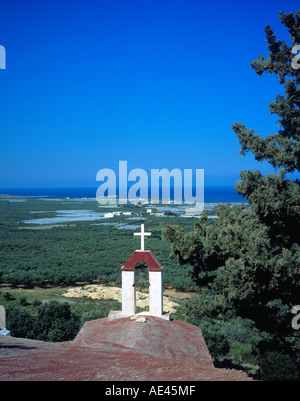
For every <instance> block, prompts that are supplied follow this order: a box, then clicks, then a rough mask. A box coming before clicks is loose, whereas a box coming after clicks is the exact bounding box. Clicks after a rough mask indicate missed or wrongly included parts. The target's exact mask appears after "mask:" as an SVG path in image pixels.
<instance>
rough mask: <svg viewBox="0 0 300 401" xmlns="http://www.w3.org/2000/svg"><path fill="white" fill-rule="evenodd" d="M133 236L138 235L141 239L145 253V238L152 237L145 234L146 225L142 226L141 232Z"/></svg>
mask: <svg viewBox="0 0 300 401" xmlns="http://www.w3.org/2000/svg"><path fill="white" fill-rule="evenodd" d="M133 235H138V236H140V237H141V251H144V250H145V244H144V241H145V236H149V235H151V233H145V232H144V224H141V232H140V233H134V234H133Z"/></svg>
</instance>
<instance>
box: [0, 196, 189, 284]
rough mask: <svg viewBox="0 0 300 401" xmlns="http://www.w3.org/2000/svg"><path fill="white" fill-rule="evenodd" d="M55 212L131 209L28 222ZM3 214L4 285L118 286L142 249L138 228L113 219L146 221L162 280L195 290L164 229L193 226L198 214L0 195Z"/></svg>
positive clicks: (0, 274)
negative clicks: (125, 266)
mask: <svg viewBox="0 0 300 401" xmlns="http://www.w3.org/2000/svg"><path fill="white" fill-rule="evenodd" d="M152 209H153V208H152ZM57 210H59V211H61V210H63V211H69V212H70V211H72V210H74V211H76V210H79V211H81V210H89V211H92V212H97V213H99V212H100V213H102V212H103V213H107V212H113V211H114V212H115V211H122V212H124V211H129V212H132V215H131V216H124V215H121V216H115V217H113V218H107V219H101V220H95V221H69V222H62V223H57V222H54V223H53V224H43V225H40V224H33V223H31V224H28V223H25V220H27V221H28V220H30V219H43V218H46V219H47V218H53V217H56V216H57ZM33 212H34V213H33ZM0 213H1V220H0V243H1V247H0V285H6V286H7V285H8V286H11V287H17V286H22V287H24V286H25V287H26V288H32V287H43V288H45V287H48V286H66V285H76V284H78V283H83V282H84V283H112V284H113V285H120V284H121V272H120V268H121V266H122V265H123V264H124V263H125V262H126V261H127V260H128V258H129V257H130V255H131V254H132V253H133V252H134V251H135V250H136V249H139V247H140V242H139V238H137V237H134V236H133V233H134V231H137V230H138V231H140V230H139V229H137V228H135V229H118V228H116V226H114V225H112V224H111V223H113V224H125V223H127V224H130V225H135V226H139V225H140V224H141V222H143V223H144V224H145V227H146V229H147V231H151V233H152V235H151V237H149V238H147V239H146V249H151V251H152V252H153V253H154V254H155V256H156V257H157V258H158V260H159V261H160V263H161V264H162V265H163V266H164V284H165V285H167V286H171V287H172V288H175V289H178V290H186V289H194V287H193V282H192V280H191V279H190V277H189V270H190V267H189V266H184V267H182V266H179V265H178V264H177V262H176V261H175V260H172V259H170V257H169V254H170V245H169V243H168V242H167V241H165V240H163V239H162V235H161V232H162V229H163V227H164V226H165V225H166V224H168V223H172V224H180V225H181V226H182V227H184V228H185V229H187V230H188V229H191V228H192V226H193V224H194V222H195V221H196V218H184V217H179V216H172V217H171V216H149V214H147V212H146V207H144V206H133V205H122V206H118V207H117V208H116V207H111V208H108V207H99V205H98V203H97V202H96V201H91V200H89V201H87V200H76V201H75V200H65V199H62V200H40V199H25V200H23V201H20V199H2V200H1V201H0ZM141 218H145V219H146V220H139V219H141ZM102 223H105V224H102Z"/></svg>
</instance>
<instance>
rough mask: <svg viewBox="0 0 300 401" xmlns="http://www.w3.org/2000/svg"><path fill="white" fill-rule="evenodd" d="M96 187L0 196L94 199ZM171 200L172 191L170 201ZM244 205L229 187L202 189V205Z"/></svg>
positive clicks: (17, 191) (21, 191)
mask: <svg viewBox="0 0 300 401" xmlns="http://www.w3.org/2000/svg"><path fill="white" fill-rule="evenodd" d="M97 188H98V187H78V188H0V194H5V195H12V196H20V197H22V196H24V197H33V198H47V199H56V198H70V199H75V198H88V199H90V198H96V191H97ZM170 200H172V191H171V199H170ZM235 202H241V203H246V202H247V199H246V198H243V197H242V196H241V195H239V194H238V193H237V191H236V190H235V189H234V188H233V187H230V186H207V187H205V188H204V203H235Z"/></svg>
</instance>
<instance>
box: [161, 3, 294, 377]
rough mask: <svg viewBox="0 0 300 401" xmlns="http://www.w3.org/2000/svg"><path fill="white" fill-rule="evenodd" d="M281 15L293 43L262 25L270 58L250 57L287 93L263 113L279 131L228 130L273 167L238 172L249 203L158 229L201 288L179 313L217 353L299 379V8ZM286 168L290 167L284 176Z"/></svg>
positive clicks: (273, 374)
mask: <svg viewBox="0 0 300 401" xmlns="http://www.w3.org/2000/svg"><path fill="white" fill-rule="evenodd" d="M280 20H281V22H282V23H283V24H284V25H285V26H286V27H287V28H288V30H289V33H290V37H291V41H292V43H293V45H292V46H288V45H287V44H286V42H284V41H281V40H277V39H276V37H275V34H274V32H273V30H272V29H271V27H270V26H266V28H265V32H266V39H267V48H268V51H269V55H268V58H267V59H266V60H265V59H264V57H262V56H259V57H258V59H257V60H256V61H253V62H252V63H251V67H252V68H253V69H254V70H255V71H256V73H257V74H258V75H259V76H260V75H262V74H263V73H264V72H267V73H271V74H275V75H276V76H277V78H278V81H279V83H280V84H281V85H283V87H284V90H285V96H283V95H279V96H277V97H276V99H275V101H274V102H272V103H271V104H270V111H271V113H272V114H277V115H278V116H279V120H278V125H279V128H280V129H279V132H278V133H277V134H272V135H269V136H267V137H266V138H263V137H262V136H260V135H256V134H255V133H254V130H251V129H250V130H247V129H246V128H245V127H244V125H243V124H241V123H235V124H234V125H233V131H234V132H235V133H236V135H237V138H238V140H239V142H240V144H241V155H244V154H245V153H246V152H248V151H250V152H252V153H254V155H255V158H256V160H258V161H263V160H268V161H269V163H270V164H271V165H272V166H273V167H274V168H276V169H277V168H281V170H280V171H279V172H276V173H274V174H270V175H268V176H263V175H262V174H261V172H260V171H242V172H241V174H240V177H241V181H240V182H239V183H238V185H237V187H236V190H237V191H238V192H239V193H240V194H241V195H243V196H244V197H246V198H247V200H248V203H249V205H250V210H249V209H246V208H245V207H243V206H240V207H233V208H229V207H227V206H224V205H219V206H218V208H217V211H216V214H217V215H218V217H219V218H218V219H216V220H214V222H213V224H211V225H209V226H208V224H207V216H206V215H205V214H203V216H202V217H201V219H199V221H197V222H196V223H195V226H194V231H192V232H189V233H184V231H183V230H182V228H181V227H180V226H169V227H167V229H165V231H164V235H165V238H166V239H168V241H169V242H170V244H171V246H172V255H173V257H175V258H177V260H178V261H179V263H180V264H181V265H183V266H184V265H186V264H189V265H192V266H193V279H194V282H195V283H196V284H197V286H198V287H199V290H201V292H200V295H199V296H197V297H195V298H193V299H189V300H188V301H186V302H185V304H184V306H183V311H182V313H184V314H185V315H186V320H187V321H189V322H192V323H193V322H194V324H197V325H199V326H200V327H203V331H204V336H205V335H206V337H205V338H206V341H207V343H208V344H209V346H210V347H211V351H212V353H213V354H214V356H215V358H218V359H224V358H225V357H228V356H229V357H231V359H234V358H236V355H234V354H235V353H236V352H237V350H238V348H239V353H240V354H241V353H242V354H243V359H242V360H243V362H250V361H249V358H250V359H252V360H254V361H256V363H257V364H258V365H259V366H260V369H259V372H258V373H259V374H260V377H261V378H262V379H263V380H295V379H300V332H299V330H295V329H293V328H292V326H291V320H292V318H293V315H292V314H291V309H292V307H293V305H298V304H299V283H300V237H299V233H300V180H299V179H298V178H297V177H298V176H299V160H300V159H299V149H300V140H299V139H300V132H299V127H300V73H299V71H300V70H299V69H298V70H297V69H294V68H293V67H292V66H291V60H292V58H293V57H294V55H293V53H292V47H293V46H294V45H296V44H299V43H300V10H299V11H298V12H297V14H296V16H294V15H293V13H290V14H284V13H280ZM287 173H294V175H290V177H289V178H288V177H287V176H286V175H287ZM237 323H238V325H236V324H237ZM233 328H234V330H233V333H234V336H230V335H229V334H230V333H231V332H232V329H233ZM224 330H225V331H224ZM224 333H226V334H227V335H226V336H225V337H224ZM241 339H242V341H241ZM226 340H227V341H228V342H229V345H230V347H231V350H230V351H229V350H228V344H227V343H226ZM236 342H238V344H239V345H238V346H237V343H236ZM217 343H219V344H218V345H217ZM241 344H244V345H241ZM247 344H248V345H247ZM249 350H251V354H249ZM247 359H248V360H247Z"/></svg>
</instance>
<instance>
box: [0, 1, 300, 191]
mask: <svg viewBox="0 0 300 401" xmlns="http://www.w3.org/2000/svg"><path fill="white" fill-rule="evenodd" d="M298 8H299V2H298V1H293V0H287V1H274V0H272V1H269V0H267V1H265V0H263V1H262V0H261V1H258V0H255V1H252V2H241V1H236V0H234V1H215V2H208V1H205V2H204V1H202V0H98V1H93V0H84V1H82V0H78V1H76V0H72V1H67V0H61V1H48V0H45V1H32V0H26V1H16V0H9V1H7V0H2V1H1V3H0V18H1V23H0V44H1V45H2V46H4V47H5V49H6V70H0V89H1V97H0V132H1V158H0V188H1V187H2V188H8V187H10V188H15V187H64V186H65V187H74V186H75V187H76V186H96V187H97V186H98V185H97V183H96V173H97V171H98V170H99V169H102V168H111V169H113V170H115V171H116V172H117V171H118V170H117V169H118V162H119V160H126V161H127V162H128V169H129V170H131V169H134V168H141V169H145V170H146V171H148V172H150V169H154V168H158V169H162V168H167V169H169V170H171V169H173V168H179V169H182V170H183V169H193V170H195V169H204V170H205V184H206V185H232V186H233V185H235V181H236V180H237V179H239V173H240V171H241V170H243V169H252V170H256V169H260V170H261V171H262V172H264V173H267V172H272V171H273V169H272V168H270V167H269V165H268V164H267V163H264V164H261V163H258V162H256V161H255V160H254V158H253V156H252V155H251V154H248V155H247V156H245V157H243V158H241V157H240V156H239V154H238V152H239V149H240V146H239V143H238V140H237V138H236V137H235V134H234V132H233V131H232V129H231V126H232V124H233V123H234V122H236V121H239V122H242V123H244V124H245V125H246V127H247V128H253V129H255V130H256V132H257V133H260V134H262V135H264V136H266V135H268V134H270V133H274V132H276V130H277V124H276V116H271V115H270V113H269V109H268V105H269V103H270V102H271V101H272V100H273V99H274V98H275V96H276V95H277V94H279V93H282V89H281V88H280V85H279V84H278V83H277V82H276V78H275V77H274V76H263V77H261V78H259V77H258V76H257V75H256V74H255V72H254V71H253V70H252V69H251V68H250V62H251V61H252V60H254V59H256V58H257V56H258V55H264V56H266V55H267V49H266V45H265V34H264V27H265V25H266V24H270V25H271V26H272V27H273V29H274V30H275V32H276V34H277V36H278V37H280V38H281V39H284V40H287V42H288V43H290V40H289V35H288V32H287V30H286V29H285V27H283V26H282V25H281V23H280V20H279V18H278V14H279V11H281V10H283V11H285V12H296V11H297V9H298Z"/></svg>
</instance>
